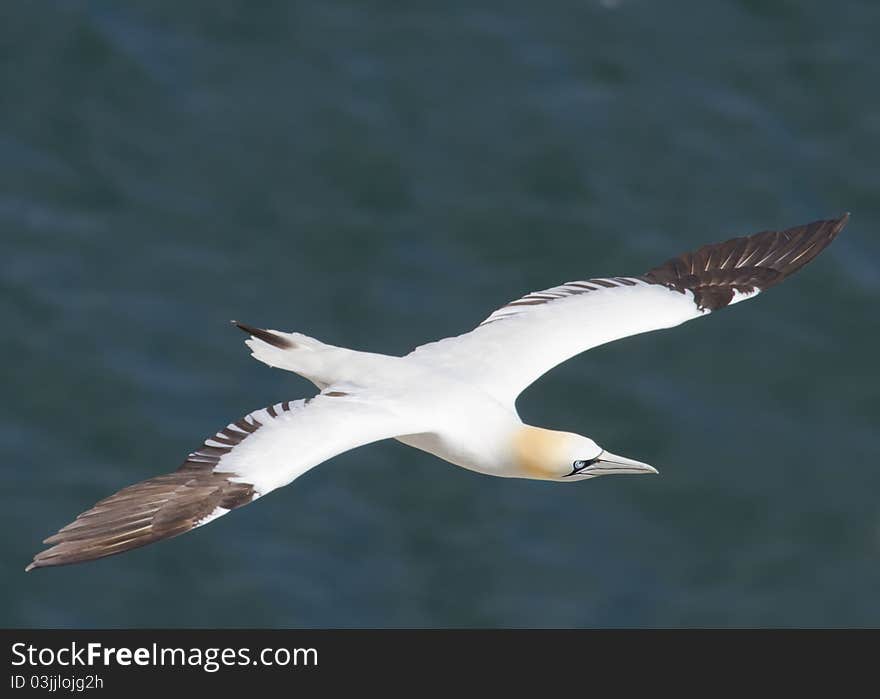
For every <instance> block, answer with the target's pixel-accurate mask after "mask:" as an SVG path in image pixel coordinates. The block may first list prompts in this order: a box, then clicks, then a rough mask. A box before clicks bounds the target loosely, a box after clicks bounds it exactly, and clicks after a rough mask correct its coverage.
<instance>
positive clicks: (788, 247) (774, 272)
mask: <svg viewBox="0 0 880 699" xmlns="http://www.w3.org/2000/svg"><path fill="white" fill-rule="evenodd" d="M848 218H849V216H848V215H844V216H842V217H841V218H838V219H832V220H827V221H815V222H813V223H809V224H807V225H805V226H799V227H797V228H790V229H788V230H785V231H765V232H762V233H756V234H755V235H751V236H746V237H742V238H733V239H732V240H728V241H726V242H723V243H717V244H714V245H706V246H703V247H701V248H700V249H699V250H696V251H694V252H689V253H685V254H683V255H679V256H678V257H674V258H672V259H671V260H669V261H667V262H666V263H664V264H662V265H660V266H659V267H655V268H654V269H652V270H650V271H649V272H647V273H646V274H644V275H642V276H639V277H608V278H602V279H588V280H586V281H576V282H567V283H566V284H562V285H561V286H556V287H553V288H552V289H545V290H544V291H538V292H534V293H531V294H528V295H526V296H524V297H522V298H520V299H517V300H516V301H511V302H510V303H508V304H507V305H506V306H503V307H502V308H499V309H498V310H497V311H495V312H494V313H492V315H490V316H489V317H488V318H486V320H484V321H483V322H482V323H481V324H480V325H479V326H478V327H477V328H476V329H474V330H472V331H471V332H469V333H467V334H465V335H460V336H458V337H451V338H446V339H444V340H440V341H438V342H433V343H431V344H428V345H422V346H421V347H417V348H416V349H415V350H414V351H413V352H412V354H411V355H410V356H411V357H413V359H416V360H419V359H423V360H425V361H429V362H431V363H432V365H434V366H442V367H444V368H446V369H447V370H448V371H450V372H453V373H455V374H456V375H457V376H459V377H460V378H461V379H463V380H465V381H468V382H471V383H473V384H475V385H479V386H482V387H483V388H484V389H485V390H487V391H488V392H489V393H491V394H492V395H494V396H495V397H497V398H498V399H500V400H502V401H509V402H511V403H512V402H513V401H515V400H516V397H517V396H518V395H519V394H520V393H521V392H522V391H523V389H525V388H526V387H527V386H529V385H530V384H531V383H532V382H534V381H535V380H536V379H537V378H538V377H540V376H541V375H542V374H544V373H545V372H547V371H549V370H550V369H552V368H553V367H554V366H556V365H557V364H559V363H561V362H564V361H565V360H566V359H569V358H570V357H573V356H574V355H576V354H579V353H581V352H584V351H585V350H588V349H590V348H592V347H596V346H598V345H602V344H604V343H606V342H611V341H612V340H617V339H620V338H622V337H628V336H629V335H637V334H639V333H643V332H648V331H650V330H659V329H661V328H671V327H674V326H676V325H679V324H681V323H683V322H685V321H687V320H691V319H692V318H699V317H700V316H701V315H705V314H707V313H709V312H711V311H715V310H718V309H719V308H723V307H724V306H728V305H731V304H734V303H737V302H739V301H743V300H745V299H747V298H750V297H752V296H754V295H756V294H758V293H760V292H761V291H764V290H765V289H768V288H769V287H771V286H773V285H774V284H778V283H779V282H781V281H782V280H783V279H785V278H786V277H788V276H790V275H791V274H793V273H794V272H796V271H797V270H799V269H800V268H801V267H803V266H804V265H806V264H807V263H808V262H809V261H810V260H812V259H813V258H814V257H816V255H818V254H819V253H820V252H821V251H822V250H823V249H825V247H827V246H828V245H829V244H830V243H831V241H832V240H833V239H834V238H835V237H836V236H837V234H838V233H840V231H841V230H842V229H843V227H844V225H846V222H847V220H848Z"/></svg>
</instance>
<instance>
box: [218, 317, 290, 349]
mask: <svg viewBox="0 0 880 699" xmlns="http://www.w3.org/2000/svg"><path fill="white" fill-rule="evenodd" d="M230 322H231V323H232V324H233V325H234V326H235V327H237V328H238V329H239V330H243V331H244V332H246V333H248V334H249V335H253V336H254V337H256V338H257V339H258V340H262V341H263V342H267V343H268V344H270V345H272V346H273V347H278V348H279V349H290V348H292V347H293V346H294V344H293V343H292V342H291V341H290V340H287V339H285V338H283V337H281V336H280V335H276V334H275V333H273V332H270V331H268V330H263V329H262V328H254V327H252V326H250V325H245V324H244V323H239V322H238V321H237V320H232V321H230Z"/></svg>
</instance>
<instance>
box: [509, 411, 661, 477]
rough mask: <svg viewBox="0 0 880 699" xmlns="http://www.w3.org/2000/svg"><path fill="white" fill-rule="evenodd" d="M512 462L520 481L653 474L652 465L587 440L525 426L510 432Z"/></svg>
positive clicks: (571, 434)
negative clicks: (526, 479)
mask: <svg viewBox="0 0 880 699" xmlns="http://www.w3.org/2000/svg"><path fill="white" fill-rule="evenodd" d="M513 460H514V463H515V465H516V467H517V468H518V470H519V471H520V473H521V474H522V476H521V477H522V478H536V479H539V480H550V481H562V482H570V481H582V480H586V479H588V478H596V477H597V476H607V475H613V474H620V473H657V470H656V469H655V468H654V467H653V466H649V465H648V464H643V463H642V462H641V461H634V460H632V459H628V458H626V457H625V456H617V455H616V454H612V453H610V452H608V451H605V450H604V449H602V448H601V447H600V446H599V445H598V444H596V443H595V442H594V441H593V440H592V439H590V438H589V437H583V436H581V435H579V434H573V433H571V432H557V431H555V430H545V429H542V428H540V427H531V426H529V425H523V427H522V428H520V429H519V430H517V432H516V433H514V436H513Z"/></svg>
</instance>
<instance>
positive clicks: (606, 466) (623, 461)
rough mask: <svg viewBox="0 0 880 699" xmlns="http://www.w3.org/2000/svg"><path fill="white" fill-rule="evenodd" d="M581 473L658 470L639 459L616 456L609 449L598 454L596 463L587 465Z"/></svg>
mask: <svg viewBox="0 0 880 699" xmlns="http://www.w3.org/2000/svg"><path fill="white" fill-rule="evenodd" d="M581 473H589V474H590V475H593V476H611V475H616V474H619V473H636V474H638V473H659V471H658V470H657V469H656V468H654V467H653V466H649V465H648V464H643V463H642V462H641V461H635V460H634V459H627V458H626V457H625V456H618V455H617V454H612V453H611V452H610V451H603V452H602V453H601V454H599V459H598V460H597V461H596V463H594V464H591V465H590V466H587V468H585V469H584V470H583V471H581Z"/></svg>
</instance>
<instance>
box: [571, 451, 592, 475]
mask: <svg viewBox="0 0 880 699" xmlns="http://www.w3.org/2000/svg"><path fill="white" fill-rule="evenodd" d="M598 460H599V457H598V456H597V457H596V458H595V459H588V460H586V461H575V462H574V463H573V464H572V465H571V469H572V470H571V473H570V474H568V475H570V476H573V475H574V474H575V473H579V472H580V471H583V470H584V469H585V468H587V467H588V466H592V465H593V464H594V463H596V462H597V461H598Z"/></svg>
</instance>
